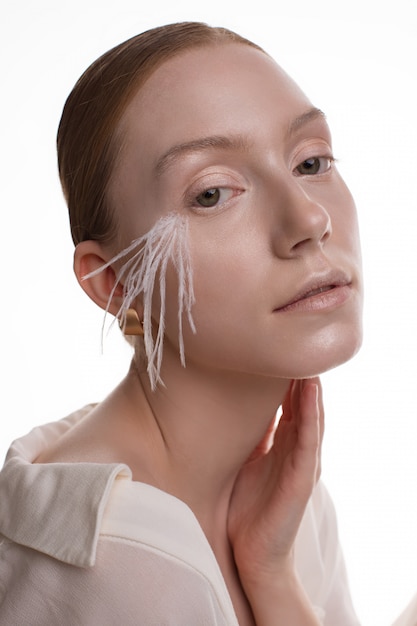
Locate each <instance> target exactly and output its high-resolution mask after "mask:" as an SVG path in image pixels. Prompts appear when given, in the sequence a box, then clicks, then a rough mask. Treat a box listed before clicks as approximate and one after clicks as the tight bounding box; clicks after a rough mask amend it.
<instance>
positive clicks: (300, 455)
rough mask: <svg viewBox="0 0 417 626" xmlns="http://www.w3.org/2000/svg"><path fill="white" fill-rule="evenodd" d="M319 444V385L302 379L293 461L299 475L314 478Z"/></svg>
mask: <svg viewBox="0 0 417 626" xmlns="http://www.w3.org/2000/svg"><path fill="white" fill-rule="evenodd" d="M320 445H321V434H320V409H319V386H318V385H317V384H316V383H313V382H311V381H304V382H303V385H302V391H301V395H300V411H299V424H298V440H297V447H296V450H295V461H296V465H297V466H298V468H299V471H300V472H301V473H300V476H301V477H302V476H303V475H304V477H305V478H307V483H309V480H308V477H310V478H311V477H312V478H313V479H314V480H315V476H316V472H317V466H318V459H319V453H320Z"/></svg>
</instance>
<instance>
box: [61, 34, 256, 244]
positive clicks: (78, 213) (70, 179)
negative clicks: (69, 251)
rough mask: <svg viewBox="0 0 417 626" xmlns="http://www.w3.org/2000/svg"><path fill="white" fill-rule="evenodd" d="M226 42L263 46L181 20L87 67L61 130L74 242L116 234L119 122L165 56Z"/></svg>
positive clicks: (111, 237)
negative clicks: (113, 194) (112, 196)
mask: <svg viewBox="0 0 417 626" xmlns="http://www.w3.org/2000/svg"><path fill="white" fill-rule="evenodd" d="M227 42H230V43H233V42H235V43H242V44H246V45H249V46H252V47H254V48H257V49H259V50H260V49H261V48H259V46H257V45H256V44H253V43H252V42H250V41H249V40H247V39H245V38H243V37H241V36H240V35H237V34H236V33H234V32H232V31H230V30H227V29H225V28H217V27H211V26H208V25H206V24H203V23H199V22H182V23H177V24H169V25H167V26H161V27H158V28H154V29H151V30H148V31H145V32H144V33H141V34H140V35H137V36H135V37H132V38H131V39H128V40H127V41H125V42H124V43H121V44H120V45H118V46H116V47H114V48H112V49H111V50H109V51H108V52H106V53H105V54H103V55H102V56H101V57H100V58H99V59H97V60H96V61H95V62H94V63H93V64H92V65H90V67H89V68H88V69H87V70H86V71H85V72H84V73H83V75H82V76H81V77H80V79H79V80H78V82H77V83H76V85H75V86H74V88H73V90H72V92H71V94H70V95H69V97H68V99H67V101H66V103H65V107H64V110H63V113H62V117H61V121H60V125H59V129H58V136H57V148H58V167H59V175H60V179H61V184H62V188H63V191H64V195H65V199H66V201H67V205H68V210H69V217H70V226H71V234H72V238H73V241H74V243H75V244H77V243H79V242H80V241H84V240H87V239H95V240H97V241H101V242H103V243H106V242H110V241H112V240H114V239H115V235H116V232H117V223H116V219H115V210H114V209H115V207H111V206H109V204H110V203H109V199H108V189H109V184H110V180H111V175H112V172H113V169H114V167H115V161H116V156H117V154H118V150H119V147H120V138H118V134H117V128H118V124H119V121H120V119H121V117H122V115H123V113H124V111H125V109H126V107H127V106H128V104H129V103H130V101H131V99H132V98H133V97H134V95H135V94H136V93H137V92H138V90H139V89H140V88H141V87H142V86H143V85H144V83H145V82H146V80H147V79H148V78H149V77H150V75H151V74H152V73H153V72H154V71H155V70H156V69H157V68H158V67H159V66H160V65H162V64H163V63H164V61H166V60H168V59H170V58H172V57H173V56H175V55H177V54H179V53H181V52H183V51H185V50H187V49H191V48H197V47H202V46H208V45H217V44H222V43H227ZM115 202H116V201H115ZM116 208H117V207H116Z"/></svg>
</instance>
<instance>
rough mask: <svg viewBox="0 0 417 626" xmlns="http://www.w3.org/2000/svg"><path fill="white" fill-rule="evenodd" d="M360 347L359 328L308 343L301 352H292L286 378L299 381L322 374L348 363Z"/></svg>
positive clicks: (360, 333)
mask: <svg viewBox="0 0 417 626" xmlns="http://www.w3.org/2000/svg"><path fill="white" fill-rule="evenodd" d="M361 345H362V328H361V327H359V328H354V329H352V328H350V330H349V332H339V333H334V334H333V335H330V336H329V335H328V334H327V335H326V336H324V337H323V336H322V337H320V340H317V341H313V342H311V343H310V342H309V343H308V344H307V345H304V346H302V349H301V350H297V351H294V353H293V358H292V359H291V360H290V361H289V363H288V366H289V368H288V370H289V371H288V372H287V376H286V377H288V378H298V379H301V378H312V377H314V376H319V375H320V374H324V373H325V372H328V371H329V370H332V369H334V368H335V367H338V366H339V365H343V363H346V362H347V361H350V359H352V358H353V357H354V356H355V355H356V354H357V353H358V352H359V350H360V348H361ZM300 348H301V346H300Z"/></svg>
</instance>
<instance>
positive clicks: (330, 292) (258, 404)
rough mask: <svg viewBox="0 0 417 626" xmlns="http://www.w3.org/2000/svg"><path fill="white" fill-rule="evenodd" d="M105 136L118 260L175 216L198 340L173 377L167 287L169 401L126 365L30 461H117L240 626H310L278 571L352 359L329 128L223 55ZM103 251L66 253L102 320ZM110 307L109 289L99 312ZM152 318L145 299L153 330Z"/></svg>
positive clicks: (282, 88) (299, 594) (292, 88)
mask: <svg viewBox="0 0 417 626" xmlns="http://www.w3.org/2000/svg"><path fill="white" fill-rule="evenodd" d="M164 94H166V97H165V95H164ZM173 119H175V124H173V123H172V120H173ZM120 130H121V132H123V133H124V134H125V142H124V147H123V154H122V155H121V158H120V160H119V165H118V168H117V169H116V171H115V173H114V176H113V184H112V188H111V190H110V195H111V199H112V202H113V204H116V205H117V207H118V215H119V216H120V232H119V233H118V242H119V245H120V241H122V242H123V245H127V244H128V243H129V241H130V240H131V239H132V236H139V235H140V234H142V233H143V232H146V231H147V230H148V229H149V228H150V227H152V225H153V223H154V222H155V219H157V218H158V217H162V216H163V215H166V214H167V213H168V212H170V211H172V210H177V211H179V212H182V213H184V214H186V215H187V216H189V226H190V244H191V252H192V265H193V271H194V286H195V293H196V304H195V306H194V307H193V317H194V321H195V324H196V328H197V333H196V334H195V335H194V334H193V333H192V332H191V331H190V330H189V329H188V328H187V327H185V329H184V339H185V352H186V361H187V367H186V368H183V367H182V366H181V364H180V362H179V358H178V345H177V336H178V322H177V308H176V307H177V294H176V289H177V286H176V282H175V280H174V279H173V277H172V275H171V278H170V276H168V283H167V311H166V332H165V343H164V358H163V364H162V370H161V375H162V379H163V381H164V383H165V385H166V386H165V387H159V388H158V389H157V390H156V391H155V392H152V391H151V389H150V386H149V381H148V379H147V376H146V371H143V368H142V367H140V366H136V365H135V362H136V363H139V359H136V361H134V364H133V365H132V368H131V370H130V372H129V374H128V375H127V377H126V378H125V380H124V381H122V383H121V384H120V385H119V386H118V387H117V388H116V389H115V390H114V391H113V393H112V394H111V395H110V396H109V397H108V398H107V399H106V400H105V401H104V402H102V403H101V404H99V405H98V406H97V407H96V409H95V410H94V411H93V412H92V413H91V415H90V416H88V417H87V418H86V419H85V420H84V421H83V422H81V423H80V424H79V426H77V427H76V428H74V429H73V431H71V432H69V433H68V434H67V435H66V436H65V437H63V438H62V440H61V441H60V442H58V444H57V446H56V447H55V448H54V449H53V450H49V451H46V452H45V454H43V455H42V456H41V457H39V459H38V462H53V461H70V462H75V461H82V460H84V461H85V460H87V461H96V462H97V461H98V462H114V461H117V462H124V463H127V464H128V465H129V466H130V467H131V469H132V472H133V478H134V480H138V481H143V482H146V483H149V484H151V485H154V486H156V487H158V488H160V489H162V490H164V491H167V492H168V493H170V494H172V495H175V496H176V497H178V498H180V499H181V500H183V501H184V502H185V503H186V504H188V506H189V507H190V508H191V509H192V511H193V512H194V514H195V515H196V517H197V519H198V520H199V522H200V524H201V526H202V528H203V530H204V532H205V534H206V536H207V538H208V540H209V542H210V544H211V546H212V548H213V551H214V553H215V555H216V558H217V560H218V562H219V565H220V568H221V570H222V572H223V575H224V579H225V582H226V585H227V587H228V589H229V592H230V596H231V598H232V601H233V604H234V607H235V610H236V614H237V616H238V620H239V624H240V625H241V626H253V625H254V624H256V625H257V626H269V625H271V626H272V625H274V626H277V624H285V625H288V624H292V626H315V625H316V624H318V622H317V620H316V618H315V616H314V614H313V611H312V608H311V606H310V605H309V602H308V600H307V598H306V597H305V595H304V592H303V590H302V588H301V585H300V583H299V581H298V579H297V576H296V574H295V572H294V567H293V562H292V550H293V544H294V539H295V536H296V534H297V531H298V528H299V524H300V521H301V518H302V515H303V512H304V510H305V507H306V504H307V502H308V500H309V497H310V495H311V493H312V490H313V488H314V485H315V483H316V480H317V478H318V474H319V468H320V461H319V457H320V446H321V440H322V434H323V409H322V400H321V390H320V385H319V382H318V379H317V378H315V377H316V376H317V375H318V374H320V373H321V372H323V371H326V370H327V369H330V368H332V367H335V366H336V365H339V364H340V363H343V362H344V361H346V360H347V359H348V358H350V357H351V356H352V355H353V354H354V353H355V352H356V351H357V349H358V348H359V345H360V341H361V324H360V314H361V304H362V285H361V267H360V251H359V237H358V233H357V224H356V211H355V207H354V203H353V200H352V198H351V196H350V193H349V192H348V190H347V188H346V186H345V185H344V183H343V181H342V179H341V177H340V175H339V174H338V172H337V170H336V168H335V167H334V165H333V157H332V152H331V139H330V133H329V130H328V128H327V124H326V122H325V120H324V118H323V115H322V114H321V113H320V112H319V111H318V110H316V109H314V107H313V106H312V104H311V103H310V102H309V100H308V99H307V98H306V96H305V95H304V94H303V93H302V92H301V91H300V90H299V88H298V87H297V86H296V85H295V84H294V83H293V82H292V81H291V80H290V79H289V78H288V76H286V75H285V74H284V72H282V70H281V69H280V68H279V67H278V66H276V65H275V63H274V62H273V61H272V60H271V59H270V58H269V57H267V56H266V55H264V54H263V53H261V52H259V51H256V50H253V49H251V48H248V47H247V46H243V45H240V44H227V45H223V46H218V47H210V48H206V49H196V50H191V51H187V52H185V53H183V54H181V55H179V56H177V57H175V58H174V59H172V60H170V61H168V62H166V63H164V64H163V65H162V66H161V67H160V68H158V70H156V71H155V72H154V74H153V75H152V76H151V77H150V79H149V80H148V82H147V83H146V84H145V86H144V87H143V88H142V89H141V91H140V93H139V94H138V95H137V97H135V98H134V99H133V101H132V103H131V104H130V105H129V107H128V109H127V110H126V112H125V115H124V117H123V120H122V124H121V129H120ZM207 137H210V138H211V139H210V141H204V138H207ZM219 137H222V138H223V139H221V140H220V141H219V140H218V138H219ZM202 138H203V141H202ZM213 138H214V140H213ZM216 138H217V139H216ZM225 138H226V139H225ZM190 142H191V144H190ZM185 144H188V149H186V148H185V147H184V146H185ZM190 145H191V148H190ZM225 146H226V147H225ZM167 155H168V156H167ZM172 155H176V156H174V158H172ZM178 155H180V156H178ZM158 164H159V165H158ZM310 168H312V169H311V170H310ZM207 191H210V194H208V195H209V196H211V195H213V194H212V193H211V192H212V191H214V192H215V193H214V202H213V204H211V203H210V204H209V206H207V205H206V204H205V201H206V199H207V193H206V192H207ZM117 251H118V249H117V247H116V245H114V246H111V245H109V246H107V247H104V246H102V245H100V244H99V243H97V242H95V241H86V242H82V243H81V244H79V245H78V246H77V249H76V253H75V271H76V274H77V277H78V279H79V280H80V282H81V284H82V287H83V288H84V289H85V291H86V292H87V294H88V295H89V296H90V297H91V298H92V299H93V300H94V301H95V302H96V303H97V304H98V305H99V306H101V307H102V308H105V307H106V305H107V300H108V297H109V294H110V292H111V289H112V287H113V285H114V282H115V270H116V268H114V269H113V268H111V267H109V268H108V269H107V270H106V271H105V272H103V273H102V274H99V275H97V276H96V277H95V278H94V279H91V280H89V281H84V282H82V277H83V276H84V275H86V274H87V273H89V272H91V271H93V270H94V269H96V268H97V267H100V266H101V265H102V264H103V263H104V262H106V261H108V260H109V259H111V258H112V256H114V254H115V253H116V252H117ZM121 297H122V292H121V289H118V290H116V292H115V296H114V299H113V302H112V304H111V307H110V312H111V313H113V314H115V313H116V312H117V311H118V309H119V307H120V304H121ZM158 307H159V302H158V300H157V299H156V300H155V320H157V319H158V315H159V311H158ZM137 310H138V313H139V315H141V313H142V307H141V302H138V303H137ZM293 379H296V382H293V383H291V381H292V380H293ZM280 406H282V409H283V419H281V421H280V424H279V427H278V429H277V430H276V432H275V434H274V433H273V431H272V429H271V423H272V422H273V420H274V417H275V414H276V411H277V409H278V407H280ZM271 438H273V443H272V446H271Z"/></svg>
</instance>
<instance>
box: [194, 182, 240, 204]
mask: <svg viewBox="0 0 417 626" xmlns="http://www.w3.org/2000/svg"><path fill="white" fill-rule="evenodd" d="M232 195H233V189H229V188H227V187H212V188H210V189H205V190H204V191H203V192H202V193H199V194H198V196H196V199H195V201H196V202H197V204H199V205H200V206H201V207H204V208H210V207H215V206H217V205H218V204H222V203H223V202H226V201H227V200H229V198H231V197H232Z"/></svg>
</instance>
